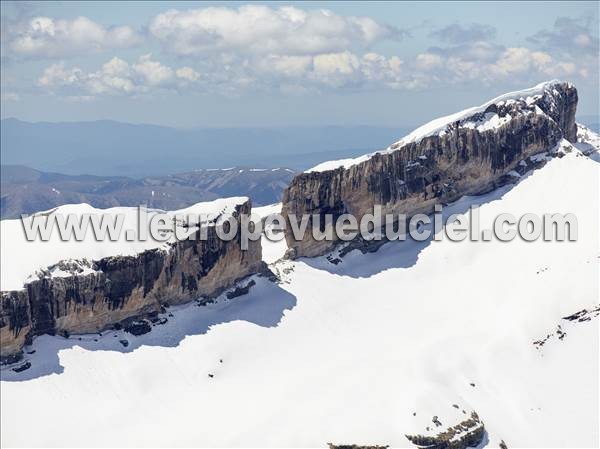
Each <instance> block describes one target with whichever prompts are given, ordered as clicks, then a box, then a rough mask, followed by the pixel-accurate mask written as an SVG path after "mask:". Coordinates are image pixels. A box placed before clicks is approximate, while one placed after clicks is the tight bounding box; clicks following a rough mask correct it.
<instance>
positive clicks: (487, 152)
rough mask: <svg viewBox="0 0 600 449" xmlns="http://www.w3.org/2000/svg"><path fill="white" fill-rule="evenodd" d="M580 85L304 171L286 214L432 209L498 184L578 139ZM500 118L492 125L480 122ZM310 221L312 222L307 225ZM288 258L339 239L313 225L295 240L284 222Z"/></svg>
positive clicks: (561, 86)
mask: <svg viewBox="0 0 600 449" xmlns="http://www.w3.org/2000/svg"><path fill="white" fill-rule="evenodd" d="M576 108H577V90H576V89H575V87H574V86H572V85H571V84H568V83H561V82H555V83H551V84H548V85H547V87H546V88H545V89H544V90H543V93H541V94H540V95H537V96H535V97H532V98H530V100H529V101H527V100H526V99H516V100H511V101H498V102H497V103H492V104H490V105H489V106H488V107H487V109H485V110H483V111H481V112H477V113H474V114H472V115H469V116H467V117H464V118H462V119H460V120H459V121H456V122H452V123H449V124H448V125H447V126H446V127H445V129H443V130H442V131H441V132H439V133H434V134H433V135H427V136H425V137H423V138H421V139H418V140H416V141H414V142H409V143H405V144H403V143H402V141H401V142H399V143H397V144H394V145H392V146H391V147H389V149H388V151H385V152H380V153H375V154H374V155H372V156H371V157H370V158H367V159H366V160H364V161H363V162H360V163H357V164H355V165H352V166H350V167H348V168H337V169H334V170H327V171H320V172H307V173H302V174H300V175H298V176H296V177H295V178H294V179H293V180H292V182H291V184H290V186H289V187H288V188H287V189H286V190H285V191H284V196H283V209H282V213H283V215H284V216H286V217H287V219H288V220H289V219H290V217H289V215H290V214H294V215H295V217H297V221H299V217H301V216H302V215H303V214H311V215H312V214H318V215H319V216H321V223H323V222H324V216H325V215H326V214H332V215H333V218H334V220H335V219H336V218H337V217H338V216H340V215H342V214H344V213H350V214H353V215H354V216H356V217H357V218H358V219H359V220H360V218H361V217H362V216H363V215H364V214H367V213H372V211H373V206H374V205H376V204H379V205H381V206H382V213H383V214H387V213H391V214H406V215H407V216H409V217H410V216H411V215H414V214H417V213H432V212H433V208H434V205H435V204H436V203H442V204H443V203H448V202H452V201H455V200H457V199H458V198H460V197H461V196H463V195H472V194H478V193H482V192H484V191H487V190H490V189H493V188H497V187H499V186H501V185H503V184H506V183H507V182H508V177H507V176H506V175H507V173H508V172H510V171H511V170H513V169H515V167H516V166H517V165H518V164H519V162H520V161H522V160H523V159H525V158H528V157H529V156H532V155H534V154H537V153H541V152H545V151H548V150H550V149H552V148H553V147H554V146H555V145H556V144H557V143H558V142H559V141H560V140H561V139H563V138H565V139H567V140H569V141H571V142H575V141H576V134H577V127H576V124H575V111H576ZM490 118H494V119H496V120H497V124H496V125H493V126H477V125H478V124H481V123H485V122H486V121H489V120H490ZM311 227H312V224H311V222H309V229H310V228H311ZM286 240H287V243H288V246H289V248H290V252H289V254H290V256H291V257H301V256H306V257H313V256H317V255H321V254H324V253H326V252H327V251H329V250H331V249H332V248H333V247H334V246H335V245H336V244H337V243H338V242H336V241H333V242H331V241H326V240H322V241H317V240H315V239H314V238H313V237H312V234H311V233H310V232H306V233H305V234H304V238H303V239H302V240H301V241H296V240H295V239H294V237H293V235H292V232H291V231H290V226H288V227H287V231H286Z"/></svg>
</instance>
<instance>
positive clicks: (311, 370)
mask: <svg viewBox="0 0 600 449" xmlns="http://www.w3.org/2000/svg"><path fill="white" fill-rule="evenodd" d="M569 150H570V152H567V153H566V154H565V155H564V156H563V157H562V158H554V159H551V160H550V161H549V162H548V163H547V164H546V165H545V166H544V167H542V168H540V169H538V170H535V171H534V172H532V173H530V174H529V175H526V176H522V177H521V178H519V179H518V180H517V181H518V183H517V184H516V185H514V186H512V188H511V186H505V187H504V188H502V189H500V190H496V191H493V192H490V193H487V194H485V195H483V196H478V197H464V198H462V199H461V200H459V201H458V202H457V203H454V204H452V205H450V206H449V207H447V208H446V209H445V212H446V213H447V214H450V213H463V212H465V210H466V207H467V206H468V205H470V204H480V223H481V229H486V228H490V229H491V227H492V220H493V219H494V218H495V217H496V216H497V215H498V214H500V213H504V212H509V213H512V214H514V215H516V216H520V215H523V214H525V213H536V214H540V215H541V214H544V213H554V212H560V213H568V212H570V213H574V214H576V216H577V218H578V240H577V241H576V242H548V241H542V240H538V241H535V242H525V241H521V240H520V239H516V240H514V241H512V242H510V243H502V242H498V241H492V242H482V241H479V242H471V241H463V242H460V243H456V242H451V241H448V240H442V241H440V242H432V241H426V242H413V241H406V242H395V243H388V244H385V245H384V246H382V247H381V248H380V249H379V251H377V252H376V253H370V254H361V253H359V252H358V251H354V252H351V253H349V254H348V255H347V256H346V257H345V258H343V259H342V262H341V263H339V264H337V265H334V264H332V263H331V262H329V261H328V259H327V257H319V258H315V259H300V260H297V261H289V260H280V259H279V260H278V258H277V257H275V252H276V251H275V250H273V251H272V253H273V254H271V256H270V257H271V258H272V260H270V262H271V264H270V267H271V270H272V271H273V272H275V273H277V274H278V275H279V277H280V279H281V281H280V282H279V283H273V282H271V281H269V280H267V279H266V278H264V277H255V281H256V285H255V286H254V287H252V289H251V290H250V292H249V294H247V295H245V296H242V297H239V298H236V299H234V300H232V301H229V300H227V299H226V298H225V297H221V298H219V300H218V301H217V302H216V303H215V304H211V305H208V306H204V307H200V306H198V305H196V304H191V305H187V306H181V307H177V308H171V309H169V311H170V312H171V313H172V315H173V316H172V317H169V321H168V322H167V323H166V324H164V325H162V326H157V327H155V328H154V329H153V331H152V332H150V333H149V334H146V335H143V336H140V337H134V336H131V335H128V334H124V333H123V332H122V331H118V332H113V331H108V332H105V333H104V335H103V336H98V335H93V336H82V337H80V338H81V339H78V337H71V338H69V339H65V338H62V337H51V336H42V337H39V338H37V339H36V340H34V342H33V345H32V346H31V347H27V348H26V349H27V351H28V352H31V351H32V350H35V351H36V352H35V353H33V354H26V358H27V359H28V360H29V361H30V363H31V365H32V366H31V368H30V369H29V370H27V371H24V372H22V373H14V372H13V371H11V370H10V369H8V368H5V369H3V371H2V373H1V374H2V383H1V384H0V385H1V388H2V395H1V396H2V397H1V407H2V414H1V425H2V430H3V432H2V437H1V443H2V446H30V447H31V446H40V445H42V446H88V445H90V444H93V445H97V446H153V447H154V446H171V447H183V446H211V447H237V446H244V447H325V446H326V444H327V443H328V442H332V443H336V444H341V443H347V444H389V445H392V446H394V447H403V446H404V447H409V446H411V444H410V443H409V441H408V440H407V439H406V437H405V434H414V433H421V434H427V433H429V434H431V433H432V432H435V431H439V430H442V429H445V428H447V427H448V426H451V425H454V424H456V423H457V422H458V421H459V420H461V419H463V418H462V416H464V415H463V414H462V412H461V411H462V410H465V411H466V412H467V413H469V412H470V411H471V410H475V411H476V412H477V413H478V414H479V416H480V417H481V419H482V420H483V421H484V423H485V427H486V431H487V435H486V439H485V440H484V443H485V444H489V445H490V446H492V447H497V446H498V444H499V442H500V440H504V441H505V442H506V443H507V445H508V446H509V447H593V446H596V445H597V444H598V437H599V431H598V422H599V411H598V395H599V387H598V378H599V368H598V363H599V338H598V337H599V327H598V321H599V320H598V319H597V318H596V319H592V320H590V321H585V322H581V323H579V322H570V321H566V320H564V319H563V317H566V316H568V315H571V314H572V313H574V312H577V311H579V310H582V309H591V308H594V307H596V306H597V305H598V298H599V290H598V285H599V262H600V258H599V243H600V242H599V237H600V235H599V232H598V229H600V210H599V204H600V198H599V196H600V189H598V185H599V181H600V164H599V163H598V162H596V161H594V160H593V159H592V158H591V157H587V156H585V155H583V153H582V152H581V151H579V150H578V149H576V148H574V147H571V148H569ZM276 209H277V207H276V206H273V207H271V208H270V210H264V211H262V212H263V213H272V212H273V211H275V210H276ZM467 218H468V215H467ZM265 244H267V245H268V243H265ZM280 246H281V245H280ZM278 248H279V250H281V251H283V250H285V248H284V247H278ZM281 255H282V253H281ZM15 257H20V256H15ZM7 261H9V259H7ZM3 262H4V260H3ZM4 267H5V265H4V263H3V269H4ZM557 325H561V326H562V329H563V331H564V332H566V336H565V337H564V338H562V339H558V338H551V339H549V340H548V341H547V342H546V344H545V345H544V346H542V347H536V346H535V345H534V344H533V342H534V341H536V340H539V339H540V338H545V337H546V335H548V334H552V333H553V332H555V330H556V329H557ZM122 338H126V339H128V340H129V341H130V345H129V347H128V348H126V349H125V348H123V347H122V346H121V345H120V344H119V343H118V340H120V339H122ZM209 375H212V377H210V376H209ZM454 405H457V406H458V407H459V409H456V408H455V407H454ZM433 416H437V417H438V419H439V421H441V422H442V424H443V427H440V428H438V430H432V431H430V432H427V430H426V428H427V427H430V428H433V427H434V426H433V424H432V417H433Z"/></svg>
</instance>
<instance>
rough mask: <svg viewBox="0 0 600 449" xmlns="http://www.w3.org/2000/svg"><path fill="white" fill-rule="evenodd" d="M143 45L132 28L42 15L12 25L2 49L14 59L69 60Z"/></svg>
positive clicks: (84, 19)
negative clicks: (99, 52)
mask: <svg viewBox="0 0 600 449" xmlns="http://www.w3.org/2000/svg"><path fill="white" fill-rule="evenodd" d="M140 42H141V37H140V35H139V34H138V33H137V32H136V31H134V30H133V28H131V27H129V26H113V27H104V26H103V25H100V24H98V23H96V22H94V21H93V20H90V19H88V18H86V17H77V18H74V19H53V18H50V17H43V16H39V17H34V18H31V19H29V20H26V21H24V22H19V23H10V24H8V25H7V28H6V29H5V30H4V31H3V46H4V47H5V48H6V49H7V50H8V51H9V52H10V53H11V54H13V55H15V56H25V57H34V56H36V57H49V58H52V57H70V56H75V55H81V54H89V53H90V52H97V51H105V50H111V49H116V48H126V47H131V46H133V45H137V44H139V43H140Z"/></svg>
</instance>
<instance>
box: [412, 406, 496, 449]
mask: <svg viewBox="0 0 600 449" xmlns="http://www.w3.org/2000/svg"><path fill="white" fill-rule="evenodd" d="M436 425H437V424H436ZM484 435H485V426H484V424H483V422H482V421H481V420H480V419H479V416H478V415H477V413H476V412H475V411H473V412H471V416H470V417H469V418H468V419H465V420H464V421H461V422H460V423H458V424H456V425H454V426H452V427H449V428H448V429H446V430H445V431H443V432H441V433H438V434H437V435H435V436H427V435H406V438H408V440H409V441H410V442H411V443H413V444H414V445H415V446H417V447H418V448H419V449H466V448H467V447H475V446H478V445H479V444H480V443H481V441H482V440H483V437H484Z"/></svg>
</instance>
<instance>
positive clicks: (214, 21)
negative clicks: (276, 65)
mask: <svg viewBox="0 0 600 449" xmlns="http://www.w3.org/2000/svg"><path fill="white" fill-rule="evenodd" d="M149 30H150V33H151V34H152V36H154V37H155V38H156V39H158V40H159V41H160V42H161V43H162V44H163V45H164V46H165V47H166V48H167V49H169V50H170V51H172V52H174V53H176V54H179V55H200V54H206V53H213V52H240V51H242V52H246V53H252V54H285V55H307V54H310V55H314V54H320V53H332V52H339V51H344V50H347V49H350V48H353V47H357V46H358V47H361V48H366V47H368V46H369V45H372V44H373V43H375V42H377V41H379V40H382V39H394V38H400V37H401V36H403V33H402V32H401V31H399V30H397V29H395V28H393V27H391V26H388V25H384V24H380V23H377V22H375V21H374V20H373V19H371V18H369V17H354V16H352V17H344V16H340V15H337V14H334V13H333V12H331V11H327V10H310V11H305V10H302V9H298V8H295V7H292V6H285V7H280V8H271V7H268V6H259V5H246V6H241V7H240V8H238V9H233V8H224V7H221V8H216V7H211V8H202V9H193V10H189V11H178V10H170V11H167V12H165V13H162V14H159V15H158V16H156V17H155V18H154V19H153V20H152V22H151V23H150V26H149Z"/></svg>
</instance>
